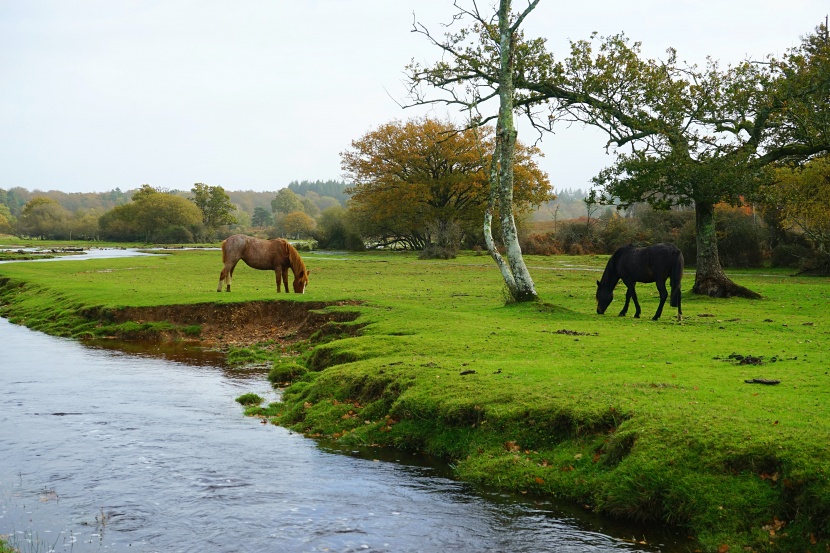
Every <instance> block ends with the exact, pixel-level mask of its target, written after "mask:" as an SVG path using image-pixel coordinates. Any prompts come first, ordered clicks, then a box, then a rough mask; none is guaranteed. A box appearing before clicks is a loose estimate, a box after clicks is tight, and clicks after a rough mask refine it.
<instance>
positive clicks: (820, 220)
mask: <svg viewBox="0 0 830 553" xmlns="http://www.w3.org/2000/svg"><path fill="white" fill-rule="evenodd" d="M773 175H774V176H773V182H772V183H771V184H769V185H768V186H766V187H764V189H763V191H762V197H763V198H764V200H765V202H766V203H767V204H768V205H770V206H773V208H774V209H776V210H777V211H778V216H779V218H780V221H781V223H782V224H783V225H784V226H785V228H787V229H790V230H792V231H794V232H797V233H802V234H803V235H804V236H805V237H806V238H807V240H808V241H809V242H810V244H812V246H813V248H814V256H815V259H808V260H804V261H805V267H804V269H805V270H807V271H815V272H817V273H819V274H825V275H826V274H830V156H823V157H819V158H816V159H813V160H811V161H809V162H808V163H806V164H805V165H804V166H801V167H787V166H782V167H779V168H777V169H776V170H775V171H774V173H773Z"/></svg>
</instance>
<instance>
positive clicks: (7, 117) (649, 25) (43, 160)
mask: <svg viewBox="0 0 830 553" xmlns="http://www.w3.org/2000/svg"><path fill="white" fill-rule="evenodd" d="M462 1H467V0H462ZM490 3H491V0H480V4H481V5H482V6H486V5H488V4H490ZM515 5H516V7H517V8H518V7H519V6H523V5H525V0H516V1H515ZM827 11H828V4H827V3H826V0H822V1H818V0H790V1H789V2H787V3H783V4H782V3H780V2H779V1H775V2H773V1H772V0H697V1H695V2H691V1H688V0H674V1H657V0H626V1H621V0H598V1H593V2H591V1H586V2H585V3H581V2H568V3H566V2H555V1H554V0H542V2H541V3H540V5H539V7H538V8H537V9H536V10H535V11H534V12H533V13H532V14H531V16H530V17H529V18H528V20H527V21H526V25H525V30H526V35H527V36H544V37H546V38H547V39H548V41H549V45H550V47H551V48H552V49H553V50H554V52H555V53H556V55H557V57H558V58H562V57H564V55H565V54H566V53H567V46H568V42H567V41H568V40H569V39H571V40H578V39H583V38H588V37H589V35H590V33H591V32H592V31H597V32H599V33H600V35H610V34H615V33H618V32H621V31H623V32H625V34H626V35H627V36H628V37H629V38H630V39H632V40H636V41H640V42H642V43H643V49H644V51H645V52H646V53H647V54H648V55H649V56H651V57H662V55H663V53H664V51H665V50H666V48H668V47H669V46H673V47H675V48H677V50H678V56H679V58H680V59H684V60H688V61H692V62H696V63H702V62H703V61H704V60H705V57H706V56H707V55H711V56H712V57H714V58H716V59H719V60H720V61H721V63H722V64H724V65H726V64H728V63H734V62H737V61H740V60H742V59H744V58H745V57H747V56H749V57H754V58H761V57H763V56H764V55H766V54H769V53H775V54H780V53H783V51H784V50H786V49H787V48H789V47H791V46H795V45H797V44H798V43H799V38H800V37H801V36H803V35H805V34H808V33H810V32H811V31H812V30H813V29H814V28H815V27H816V26H817V25H818V24H819V23H821V22H822V21H824V17H825V15H826V13H827ZM413 12H414V13H415V15H416V17H417V19H418V20H419V21H420V22H422V23H424V24H425V25H426V26H427V27H428V28H430V30H431V31H433V32H434V34H441V33H442V30H441V26H440V23H442V22H449V20H450V19H451V16H452V14H453V13H455V9H454V8H453V6H452V0H243V1H241V2H229V1H216V0H72V1H67V0H0V188H5V189H8V188H11V187H13V186H22V187H25V188H28V189H30V190H34V189H40V190H51V189H57V190H63V191H66V192H92V191H95V192H103V191H108V190H111V189H113V188H115V187H120V188H121V189H122V190H125V189H129V188H135V187H137V186H140V185H141V184H144V183H148V184H150V185H152V186H156V187H162V188H178V189H185V190H187V189H190V188H191V187H192V186H193V183H196V182H203V183H206V184H209V185H220V186H222V187H224V188H225V189H226V190H245V189H253V190H277V189H279V188H282V187H284V186H286V185H288V183H289V182H290V181H292V180H304V179H307V180H317V179H339V178H341V176H342V171H341V169H340V155H339V153H340V152H341V151H343V150H345V149H347V148H348V147H349V144H350V142H351V141H352V140H354V139H356V138H359V137H360V136H362V135H363V134H365V133H366V132H367V131H369V130H371V129H372V128H375V127H377V126H378V125H380V124H382V123H385V122H387V121H390V120H393V119H407V118H409V117H414V116H417V115H422V114H424V113H425V111H423V110H421V111H417V110H416V109H408V110H401V108H400V107H399V106H398V105H397V104H396V103H395V101H394V100H393V98H394V99H396V100H398V101H399V102H402V103H403V102H405V89H404V85H403V83H402V81H403V71H404V66H405V65H406V64H407V63H408V62H409V60H410V59H412V58H415V59H416V60H419V61H424V62H431V61H434V60H436V59H438V57H439V55H440V53H439V52H438V50H437V49H435V48H434V47H431V46H430V45H429V44H428V43H427V41H426V39H424V37H422V36H420V35H417V34H414V33H411V32H410V29H411V27H412V19H413ZM390 96H391V97H390ZM435 114H436V115H439V116H443V115H444V112H441V111H438V112H436V113H435ZM454 116H456V118H457V119H458V120H459V121H460V118H459V117H457V114H456V115H454ZM523 138H524V139H525V140H526V141H532V140H533V139H534V138H535V137H533V136H531V135H530V134H527V133H525V134H524V135H522V134H520V136H519V139H520V140H521V139H523ZM603 143H604V141H603V139H602V136H601V135H599V134H598V133H597V132H595V131H592V130H590V129H584V128H581V127H571V128H561V129H560V130H559V131H558V132H557V134H556V135H555V136H548V137H545V139H544V140H543V142H542V143H541V148H542V150H543V151H544V152H545V158H544V159H542V160H541V166H542V168H543V169H544V170H546V171H547V172H548V173H549V175H550V178H551V182H552V183H553V184H554V187H555V188H557V189H560V188H587V186H588V181H589V179H590V178H591V177H592V176H594V175H595V174H596V173H597V172H598V171H599V170H600V169H601V168H602V167H604V166H606V165H608V164H610V163H611V161H612V158H611V157H609V156H607V155H605V153H604V149H603V146H602V145H603Z"/></svg>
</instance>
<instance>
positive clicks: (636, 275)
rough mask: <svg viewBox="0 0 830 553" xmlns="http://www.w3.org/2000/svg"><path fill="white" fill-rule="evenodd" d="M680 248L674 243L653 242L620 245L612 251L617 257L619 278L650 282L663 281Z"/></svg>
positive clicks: (670, 269)
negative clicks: (652, 243)
mask: <svg viewBox="0 0 830 553" xmlns="http://www.w3.org/2000/svg"><path fill="white" fill-rule="evenodd" d="M678 255H679V256H680V257H681V259H682V254H681V253H680V250H679V249H678V248H677V246H675V245H674V244H663V243H659V244H654V245H652V246H647V247H644V248H638V247H636V246H634V245H632V244H628V245H627V246H622V247H620V248H618V249H617V251H616V252H614V256H615V257H617V260H616V263H617V271H618V273H619V274H620V276H621V278H622V279H623V280H624V281H625V280H634V281H636V282H643V283H650V282H655V281H657V280H661V281H664V280H666V278H668V277H669V275H670V274H671V272H672V268H673V267H674V264H675V260H676V259H677V256H678Z"/></svg>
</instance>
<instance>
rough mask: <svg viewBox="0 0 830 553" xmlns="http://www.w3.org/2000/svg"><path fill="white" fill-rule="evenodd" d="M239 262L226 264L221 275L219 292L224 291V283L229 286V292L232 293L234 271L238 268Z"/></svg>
mask: <svg viewBox="0 0 830 553" xmlns="http://www.w3.org/2000/svg"><path fill="white" fill-rule="evenodd" d="M237 263H238V261H234V262H231V263H225V266H224V267H222V272H221V273H219V286H217V287H216V291H217V292H221V291H222V283H223V282H224V283H226V284H227V285H228V289H227V291H228V292H230V291H231V277H232V276H233V270H234V268H236V264H237Z"/></svg>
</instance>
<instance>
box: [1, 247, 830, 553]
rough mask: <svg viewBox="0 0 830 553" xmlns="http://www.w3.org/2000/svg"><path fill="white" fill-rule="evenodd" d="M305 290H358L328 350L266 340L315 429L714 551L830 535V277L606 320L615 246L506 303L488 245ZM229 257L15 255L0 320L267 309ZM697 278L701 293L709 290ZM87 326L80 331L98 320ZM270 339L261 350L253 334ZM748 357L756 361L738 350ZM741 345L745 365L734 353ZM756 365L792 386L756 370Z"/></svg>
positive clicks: (264, 295)
mask: <svg viewBox="0 0 830 553" xmlns="http://www.w3.org/2000/svg"><path fill="white" fill-rule="evenodd" d="M304 259H305V260H306V264H307V266H308V267H309V268H310V269H311V282H310V284H309V288H308V291H307V293H306V294H305V295H303V296H300V295H295V294H291V295H290V296H288V295H282V297H281V299H291V300H293V301H299V302H308V301H322V302H335V301H340V302H342V301H359V302H361V304H360V306H353V305H352V306H348V307H338V308H334V309H349V310H358V311H359V312H360V317H359V318H358V319H357V320H356V321H354V322H353V323H337V324H331V325H330V326H329V327H328V330H327V331H324V332H321V333H319V334H318V335H317V336H316V337H315V338H314V339H313V340H312V344H311V345H310V346H309V345H300V346H296V347H292V348H288V349H286V348H270V349H269V348H262V350H264V351H266V352H267V353H262V351H259V352H258V353H257V348H256V347H253V348H250V349H251V353H250V354H247V353H246V354H244V355H243V354H242V353H240V358H242V357H245V356H247V355H250V357H251V358H252V359H253V360H254V361H255V362H262V360H263V358H264V359H267V358H268V356H269V355H270V356H271V357H270V358H271V360H272V361H273V362H275V363H276V365H275V371H276V373H275V375H274V377H273V379H272V380H273V381H274V382H277V383H279V382H284V381H286V380H291V379H294V383H293V384H292V385H291V386H290V387H288V388H287V389H286V390H285V391H284V394H283V402H282V403H279V404H274V405H271V406H267V407H252V408H249V409H248V412H249V413H251V414H258V415H261V416H267V417H269V418H271V419H272V420H274V421H276V422H278V423H279V424H282V425H285V426H288V427H290V428H293V429H295V430H297V431H301V432H304V433H306V434H307V435H309V436H319V437H324V438H326V439H331V438H333V439H336V440H339V441H341V442H343V443H354V444H364V445H365V444H377V445H380V446H389V447H399V448H405V449H409V450H415V451H425V452H428V453H431V454H434V455H439V456H441V457H443V458H445V459H447V460H448V461H449V462H451V463H452V464H453V466H454V467H455V468H456V473H457V474H458V476H459V477H460V478H464V479H467V480H471V481H477V482H483V483H487V484H495V485H499V486H503V487H505V488H510V489H513V490H521V491H529V492H533V493H542V494H550V495H553V496H557V497H561V498H567V499H569V500H572V501H575V502H579V503H580V504H583V505H589V506H590V507H591V508H592V509H594V510H596V511H598V512H602V513H607V514H611V515H614V516H619V517H626V518H630V519H637V520H651V521H658V522H662V523H667V524H674V525H678V526H680V527H683V528H685V529H687V530H688V532H689V533H691V534H692V535H694V536H696V537H697V538H699V540H700V547H701V548H702V549H704V550H717V549H718V548H720V547H721V546H729V547H730V548H732V549H731V550H733V551H734V550H740V549H741V548H743V547H747V548H751V549H752V550H755V551H806V550H812V551H824V550H826V549H827V548H828V546H830V480H828V476H827V474H828V471H829V470H830V451H828V448H827V444H828V440H830V422H828V421H829V420H830V418H828V415H830V412H828V411H830V403H829V402H828V395H830V353H828V351H830V350H828V344H829V343H830V340H829V339H828V338H830V317H828V314H827V309H828V306H830V301H828V300H830V286H828V285H829V284H830V280H828V279H818V278H809V277H792V276H790V275H789V274H788V273H787V272H785V271H778V270H758V271H742V272H740V273H733V274H731V276H732V277H733V279H734V280H736V281H737V282H738V283H740V284H742V285H745V286H747V287H749V288H750V289H752V290H755V291H757V292H759V293H760V294H761V295H762V296H763V298H762V299H760V300H744V299H737V298H733V299H726V300H723V299H712V298H707V297H700V296H695V295H693V294H691V293H689V292H686V293H684V295H683V311H684V314H685V318H684V320H683V321H681V322H678V321H677V320H676V319H675V318H673V314H674V313H673V311H674V310H672V309H670V308H668V307H667V308H666V310H665V311H664V314H663V318H662V319H661V320H660V321H657V322H654V321H651V320H650V317H651V315H652V314H653V312H654V310H655V309H656V306H657V295H656V289H655V288H654V287H653V286H651V285H643V284H641V285H639V286H638V290H639V295H640V300H641V304H642V306H643V317H644V318H643V319H637V320H635V319H633V318H631V317H630V316H629V317H627V318H619V317H616V316H613V313H616V312H618V311H619V309H620V308H621V307H622V304H621V301H620V299H619V297H620V296H621V295H622V293H621V291H619V290H618V294H617V296H618V299H617V300H615V302H614V303H612V304H611V307H610V308H609V312H608V314H606V315H605V316H598V315H596V313H595V303H594V299H593V295H594V291H595V280H596V279H597V278H598V275H599V271H601V269H602V267H603V266H604V264H605V261H606V259H607V257H606V256H590V257H588V256H584V257H568V256H554V257H528V258H527V259H526V261H527V263H528V264H529V266H530V267H531V273H532V275H533V277H534V280H535V282H536V286H537V290H538V291H539V293H540V296H541V298H540V301H538V302H534V303H523V304H510V305H506V304H505V302H504V294H503V290H502V283H501V280H500V275H499V273H498V271H497V270H496V269H495V266H494V265H493V263H492V261H491V260H490V259H489V258H487V257H486V256H481V255H475V254H472V253H467V254H462V255H461V256H460V257H459V258H457V259H455V260H449V261H423V260H418V259H417V256H416V255H414V254H405V253H404V254H402V253H366V254H359V255H355V254H349V255H346V254H323V253H315V254H304ZM220 269H221V263H220V261H219V253H218V252H215V251H213V252H209V251H183V252H174V253H172V254H171V255H167V256H158V257H152V258H134V259H119V260H99V261H71V262H60V263H41V264H26V263H18V264H5V265H0V282H2V286H0V302H2V304H3V305H2V307H0V314H3V316H6V317H9V318H10V319H12V320H14V321H16V322H21V323H24V324H27V325H30V326H32V327H34V328H40V329H41V330H45V331H47V332H52V333H56V334H64V335H83V333H84V332H87V331H88V330H89V327H90V326H92V327H94V326H95V325H94V324H93V322H91V321H89V320H87V319H85V318H84V317H82V316H81V315H80V313H82V312H87V313H88V312H90V309H92V308H96V309H100V308H104V309H107V308H114V307H123V306H151V305H168V304H195V303H204V302H219V303H225V302H246V301H261V300H266V299H270V298H275V297H276V291H275V285H274V275H273V273H268V272H264V271H254V270H252V269H249V268H247V267H245V266H243V265H242V264H240V265H239V266H238V267H237V270H236V273H235V275H234V283H233V292H231V293H230V294H228V293H221V294H217V293H216V292H215V289H216V283H217V281H218V274H219V270H220ZM692 282H693V275H687V276H686V278H685V280H684V285H683V289H684V290H687V291H688V290H690V289H691V285H692ZM79 329H80V331H79ZM252 346H255V344H252ZM733 354H737V355H740V356H743V357H747V356H749V357H752V358H758V359H759V360H760V362H761V364H752V363H747V364H740V362H739V359H738V358H737V357H736V356H734V355H733ZM730 356H732V357H730ZM755 378H760V379H769V380H780V384H777V385H763V384H749V383H746V381H747V380H752V379H755Z"/></svg>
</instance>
